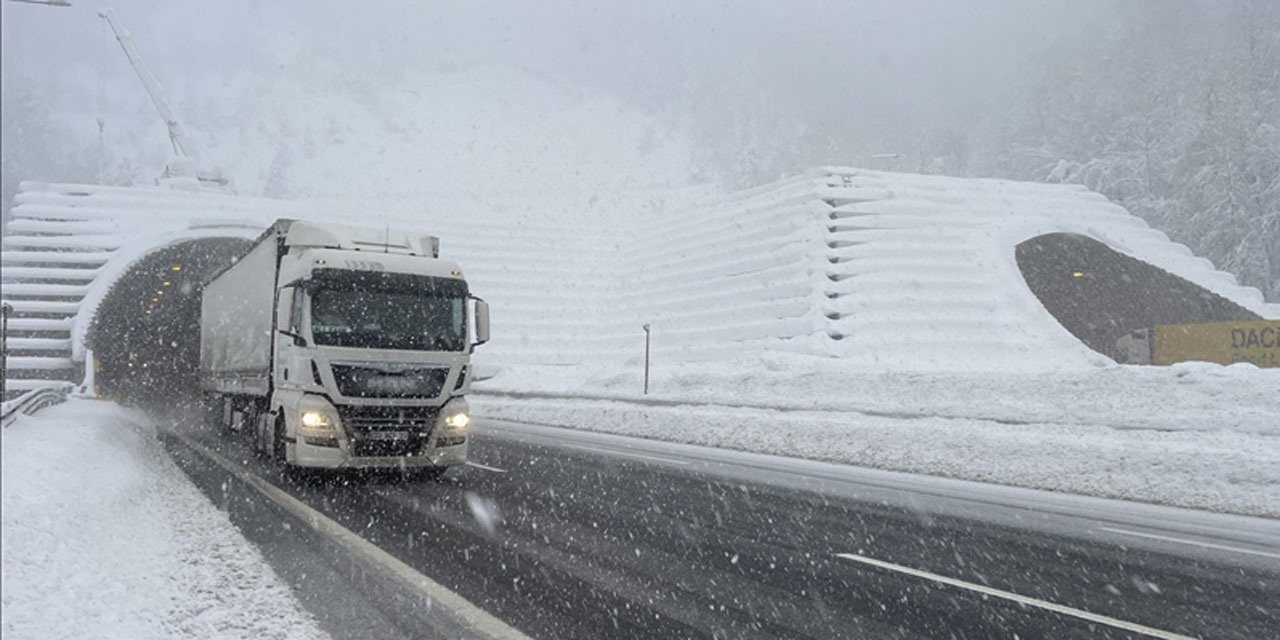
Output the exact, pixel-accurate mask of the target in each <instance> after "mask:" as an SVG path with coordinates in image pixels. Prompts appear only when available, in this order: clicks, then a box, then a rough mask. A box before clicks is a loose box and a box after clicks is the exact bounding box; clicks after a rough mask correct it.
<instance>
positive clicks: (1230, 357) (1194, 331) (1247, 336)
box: [1152, 320, 1280, 367]
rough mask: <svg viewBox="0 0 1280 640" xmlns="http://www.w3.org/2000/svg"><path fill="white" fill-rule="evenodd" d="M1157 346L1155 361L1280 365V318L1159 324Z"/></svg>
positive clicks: (1156, 336)
mask: <svg viewBox="0 0 1280 640" xmlns="http://www.w3.org/2000/svg"><path fill="white" fill-rule="evenodd" d="M1153 346H1154V353H1153V354H1152V356H1153V357H1152V363H1153V364H1173V363H1175V362H1186V361H1188V360H1199V361H1203V362H1217V363H1219V364H1234V363H1237V362H1249V363H1252V364H1254V365H1257V366H1259V367H1280V320H1255V321H1250V322H1214V323H1209V324H1166V325H1159V326H1157V327H1156V335H1155V340H1154V344H1153Z"/></svg>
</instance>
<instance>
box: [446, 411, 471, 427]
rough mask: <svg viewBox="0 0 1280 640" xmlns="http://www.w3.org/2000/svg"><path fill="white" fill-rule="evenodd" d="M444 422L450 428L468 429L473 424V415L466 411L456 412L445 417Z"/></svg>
mask: <svg viewBox="0 0 1280 640" xmlns="http://www.w3.org/2000/svg"><path fill="white" fill-rule="evenodd" d="M444 423H445V425H446V426H448V427H449V428H450V429H466V428H467V425H469V424H471V417H470V416H468V415H467V414H465V413H455V414H453V415H451V416H449V417H448V418H445V419H444Z"/></svg>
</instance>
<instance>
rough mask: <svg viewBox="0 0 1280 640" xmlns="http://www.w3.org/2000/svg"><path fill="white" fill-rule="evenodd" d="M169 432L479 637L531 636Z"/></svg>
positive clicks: (517, 639) (514, 638) (524, 638)
mask: <svg viewBox="0 0 1280 640" xmlns="http://www.w3.org/2000/svg"><path fill="white" fill-rule="evenodd" d="M169 433H170V434H171V435H173V436H174V437H176V438H178V439H180V440H182V441H183V442H184V443H186V445H187V446H188V447H190V448H191V450H192V451H195V452H196V453H199V454H200V455H203V456H204V457H206V458H208V459H209V460H211V461H213V462H214V463H215V464H217V465H218V466H220V467H222V468H223V469H226V470H227V472H228V473H230V474H231V475H233V476H235V477H236V478H238V479H240V481H242V482H244V483H245V484H247V485H249V486H251V487H253V488H254V489H257V490H258V492H259V493H261V494H262V495H263V496H265V497H266V498H267V499H269V500H271V501H272V502H275V503H276V504H278V505H280V507H282V508H283V509H284V510H286V511H288V512H289V513H291V514H293V515H294V516H295V517H297V518H298V519H299V520H301V521H302V522H305V523H307V524H308V525H310V527H311V528H312V529H314V530H315V531H316V532H317V533H319V534H321V535H324V536H327V537H328V538H329V539H330V540H332V541H334V542H336V543H337V544H338V545H340V546H342V547H344V548H346V549H347V551H349V552H351V553H352V555H355V556H357V557H360V558H361V559H363V560H364V561H365V562H366V563H368V564H369V565H370V566H372V567H374V568H376V569H382V570H383V571H385V572H386V573H387V574H389V575H391V576H393V577H395V578H397V579H399V580H400V582H401V584H402V585H403V586H404V587H406V588H408V589H410V590H411V591H414V592H417V594H418V595H419V596H421V597H423V598H424V599H426V601H427V602H429V603H431V602H434V603H436V604H439V605H440V606H442V607H443V608H445V609H448V610H449V611H450V613H452V614H453V615H454V616H455V617H456V618H457V620H459V621H460V622H462V623H463V625H465V626H466V627H469V628H470V629H471V630H473V631H475V632H476V636H477V637H483V638H494V639H510V640H529V637H528V636H526V635H524V634H523V633H520V632H519V631H517V630H516V629H515V628H513V627H511V626H510V625H508V624H507V623H505V622H503V621H502V620H499V619H498V618H496V617H494V616H493V614H491V613H489V612H488V611H485V610H484V609H481V608H480V607H477V606H476V605H474V604H472V603H471V602H470V601H468V600H467V599H465V598H463V597H462V596H460V595H458V594H456V593H454V592H453V591H450V590H449V589H447V588H445V587H444V586H443V585H441V584H440V583H438V582H436V581H434V580H432V579H431V578H428V577H426V576H424V575H422V574H421V573H418V571H417V570H416V569H414V568H413V567H410V566H409V565H407V564H405V563H403V562H401V561H400V560H398V559H396V558H395V556H392V555H391V554H389V553H387V552H386V551H383V550H382V549H381V548H380V547H378V546H377V545H375V544H373V543H371V542H369V541H368V540H365V539H364V538H362V537H360V536H359V535H357V534H356V533H355V532H353V531H351V530H350V529H348V528H346V527H344V526H342V525H340V524H338V523H337V522H335V521H333V520H331V519H330V518H329V517H328V516H326V515H324V514H323V513H320V512H319V511H316V510H315V509H312V508H311V507H309V506H307V505H306V504H305V503H303V502H302V501H301V500H298V499H297V498H295V497H293V496H291V495H289V494H288V493H285V492H284V491H283V490H281V489H280V488H279V487H277V486H275V485H273V484H271V483H270V482H267V481H266V480H264V479H262V478H261V477H259V476H256V475H254V474H253V473H251V472H250V471H249V470H248V469H245V468H244V467H241V466H240V465H238V464H236V463H234V462H232V461H230V460H228V459H227V458H225V457H223V456H222V454H219V453H218V452H216V451H213V450H212V449H209V448H208V447H205V446H204V445H202V444H200V443H198V442H196V441H194V440H192V439H191V438H188V437H187V436H185V435H183V434H181V433H177V432H172V431H171V432H169Z"/></svg>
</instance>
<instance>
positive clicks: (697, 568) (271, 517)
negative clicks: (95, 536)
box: [167, 420, 1280, 639]
mask: <svg viewBox="0 0 1280 640" xmlns="http://www.w3.org/2000/svg"><path fill="white" fill-rule="evenodd" d="M189 435H191V436H192V437H193V438H194V439H196V440H197V441H199V442H201V443H203V444H205V445H206V446H210V447H211V448H216V449H218V450H220V451H221V452H222V453H223V454H224V455H226V456H227V457H229V458H231V459H233V460H235V461H237V462H240V463H242V464H243V465H244V466H245V467H247V468H248V469H250V470H251V471H252V472H254V473H256V474H258V475H260V476H262V477H264V478H266V479H268V480H269V481H271V482H272V483H274V484H276V485H277V486H280V487H282V488H284V489H286V490H287V491H288V492H289V493H291V494H292V495H293V496H295V497H297V498H298V499H300V500H302V501H304V502H305V503H307V504H308V505H310V506H311V507H313V508H315V509H317V510H319V511H320V512H322V513H324V514H326V515H328V516H329V517H331V518H333V519H335V520H337V521H338V522H340V523H342V524H343V525H344V526H346V527H347V528H349V529H351V530H352V531H355V532H357V533H358V534H360V535H361V536H363V537H364V538H365V539H367V540H369V541H370V542H373V543H374V544H376V545H378V546H379V547H381V548H382V549H384V550H385V551H387V552H389V553H391V554H392V555H394V556H396V557H397V558H399V559H400V560H402V561H404V562H406V563H408V564H409V565H411V566H412V567H414V568H415V569H417V570H418V571H419V572H421V573H422V574H424V575H426V576H428V577H430V578H432V579H433V580H435V581H437V582H439V583H441V584H443V585H445V586H446V587H448V588H450V589H452V590H454V591H455V592H457V593H458V594H460V595H462V596H463V597H465V598H467V599H468V600H470V601H471V602H473V603H475V604H476V605H478V606H480V607H481V608H483V609H486V610H487V611H489V612H491V613H493V614H495V615H496V616H498V617H499V618H501V619H503V620H504V621H506V622H508V623H509V624H511V625H513V626H515V627H516V628H518V629H520V630H521V631H523V632H524V633H526V634H528V635H529V636H531V637H535V638H592V639H596V638H685V637H690V638H694V637H697V638H703V637H716V638H862V637H865V638H975V639H977V638H984V639H985V638H1014V637H1018V638H1130V637H1132V638H1142V637H1150V636H1149V635H1147V634H1145V633H1140V632H1135V631H1129V630H1125V629H1122V628H1118V627H1116V626H1113V625H1112V624H1110V623H1108V622H1098V621H1092V620H1085V619H1081V618H1080V617H1077V616H1076V615H1070V614H1066V613H1061V612H1055V611H1051V610H1047V609H1045V608H1043V607H1042V606H1039V605H1037V604H1027V603H1025V602H1024V603H1019V602H1014V601H1010V600H1008V599H1005V598H1004V597H1001V596H995V595H991V594H983V593H980V592H978V591H975V590H973V589H972V588H970V587H968V586H963V585H969V584H971V585H974V586H979V587H981V586H986V587H989V588H992V589H997V590H999V591H1000V592H1001V593H1004V592H1009V593H1013V594H1017V595H1019V596H1024V597H1026V598H1029V599H1034V601H1047V602H1051V603H1055V604H1058V605H1064V606H1067V607H1071V608H1074V609H1076V610H1080V611H1084V612H1089V613H1091V614H1096V615H1098V616H1104V617H1105V618H1106V619H1108V620H1115V621H1119V622H1127V623H1134V624H1137V625H1143V626H1145V627H1150V628H1152V629H1154V630H1158V631H1163V632H1167V633H1169V634H1170V635H1168V636H1166V637H1177V636H1178V635H1183V636H1189V637H1204V638H1268V637H1280V556H1278V555H1275V554H1274V553H1272V551H1275V552H1277V553H1280V540H1277V541H1275V542H1276V543H1277V544H1276V547H1274V548H1273V547H1270V546H1268V545H1267V544H1266V543H1264V544H1263V545H1262V546H1258V545H1254V546H1252V547H1249V548H1251V549H1253V550H1254V553H1251V554H1250V553H1244V554H1241V553H1232V552H1231V551H1230V549H1231V548H1234V547H1233V546H1232V545H1234V543H1231V544H1228V545H1223V546H1225V547H1227V548H1228V551H1226V552H1222V553H1208V554H1206V553H1182V552H1181V549H1182V548H1183V547H1180V546H1179V545H1164V546H1163V547H1162V546H1160V545H1156V546H1155V547H1152V546H1151V545H1142V544H1136V543H1137V542H1140V541H1141V539H1139V538H1134V539H1133V540H1134V542H1135V544H1129V543H1127V542H1126V540H1124V539H1120V540H1117V539H1115V538H1116V537H1115V536H1111V537H1107V536H1105V535H1104V536H1090V535H1086V534H1084V533H1082V532H1081V531H1074V530H1073V531H1066V532H1064V533H1062V534H1059V533H1056V532H1055V531H1053V530H1052V529H1053V528H1054V526H1056V525H1053V524H1052V522H1050V523H1049V525H1046V524H1045V522H1043V521H1041V520H1038V519H1037V516H1036V514H1035V513H1033V512H1028V513H1027V514H1025V516H1024V515H1023V514H1020V513H1017V512H1016V510H1014V512H1012V514H1011V515H1010V514H1009V513H1005V514H1004V515H1003V516H1002V517H1000V518H991V517H968V515H967V512H968V511H970V510H974V513H975V514H976V513H977V511H982V510H984V509H983V508H982V507H981V505H980V504H978V503H975V505H966V504H959V505H957V504H953V502H954V501H952V502H948V499H947V498H937V497H936V496H935V497H928V496H926V497H925V498H923V499H920V500H915V499H910V500H906V501H905V506H904V504H903V503H904V501H902V500H892V499H885V498H884V496H885V495H887V494H885V493H884V492H883V491H882V490H877V489H875V488H857V487H854V488H849V487H843V488H842V487H841V486H840V485H839V483H837V484H835V485H833V483H832V482H828V481H822V480H821V479H819V478H817V477H815V478H813V479H809V478H806V477H805V476H804V473H799V474H790V475H787V476H786V478H785V481H783V480H782V479H781V478H782V475H783V474H779V473H778V472H777V471H776V470H770V469H767V468H761V467H758V466H753V465H754V464H757V463H756V462H754V461H751V460H746V461H743V462H742V463H741V464H738V463H736V462H733V461H730V462H729V463H717V464H715V465H705V464H700V463H699V461H698V460H697V459H696V449H692V448H687V449H686V450H681V451H680V452H674V453H670V454H668V453H664V452H663V450H662V449H661V448H658V449H656V450H654V449H652V448H643V447H641V448H629V447H628V445H627V441H626V440H625V439H615V440H611V441H608V442H606V443H605V444H603V445H602V444H601V441H599V440H593V439H590V438H588V439H579V436H578V435H577V434H575V433H574V432H567V431H558V430H551V429H542V428H533V427H530V428H528V429H525V428H522V427H521V426H520V425H516V424H514V423H498V422H486V421H484V420H480V421H479V424H478V425H477V427H476V433H475V436H474V440H473V443H472V450H471V451H472V460H473V462H474V463H476V464H477V465H479V466H468V467H464V468H455V469H453V470H451V471H450V473H449V474H448V475H447V476H446V477H445V478H444V479H442V480H438V481H429V480H414V479H408V480H405V479H403V478H400V477H399V476H397V475H395V474H391V475H386V476H376V477H365V476H351V475H344V476H337V477H333V476H323V477H312V476H304V477H301V478H298V477H294V476H291V475H286V474H283V473H282V472H281V471H280V470H279V469H276V468H274V467H273V466H272V465H271V464H269V463H267V462H265V461H263V460H260V459H258V458H256V457H254V456H253V455H252V454H251V453H250V452H249V449H248V447H247V444H245V443H242V442H236V441H232V442H227V441H224V440H220V439H219V438H218V437H216V436H215V435H214V434H211V433H206V432H203V431H200V430H192V431H190V432H189ZM167 445H168V447H169V449H170V450H171V451H172V452H173V453H174V456H175V459H176V460H177V461H178V462H179V464H180V466H182V467H183V468H184V469H185V470H186V471H187V472H188V474H189V475H190V476H191V477H192V478H193V480H195V481H196V483H197V485H198V486H200V487H201V488H202V489H203V490H204V491H205V492H206V493H208V494H209V495H210V497H211V498H212V499H213V500H214V502H215V504H219V505H220V506H222V507H223V508H225V509H228V510H229V512H230V513H231V514H232V519H233V521H235V522H236V523H237V524H238V525H239V526H240V527H241V529H242V530H244V531H245V532H246V534H247V535H248V537H249V538H250V539H251V540H253V541H254V542H255V543H256V544H258V545H259V546H260V547H261V548H262V549H263V551H264V553H265V555H266V556H267V557H268V558H269V559H270V560H271V562H272V564H273V565H274V566H275V567H276V569H277V571H278V572H279V573H281V575H282V577H284V578H285V579H286V581H288V582H289V583H290V584H291V585H292V586H293V587H294V589H295V592H296V593H298V595H299V597H300V599H301V600H302V601H303V602H304V604H306V606H307V607H308V608H309V609H311V610H312V611H313V613H316V614H317V617H318V618H319V619H320V621H321V623H322V624H323V625H324V626H326V628H328V629H329V630H330V632H331V633H333V634H334V636H335V637H353V638H354V637H369V638H389V637H413V636H424V637H428V636H429V635H430V634H429V632H427V631H425V630H424V629H423V628H422V627H421V626H420V625H416V624H415V623H414V622H413V620H412V619H410V618H407V617H406V616H405V615H403V611H400V610H397V607H396V606H391V605H389V604H388V603H389V602H390V600H389V599H388V598H387V597H386V596H385V595H384V594H381V593H379V592H378V591H377V590H376V589H370V588H369V587H368V584H367V583H368V581H367V580H365V579H362V575H363V574H362V573H360V572H354V573H353V572H352V571H351V570H350V568H349V567H344V566H343V562H342V560H341V559H340V557H335V556H333V555H330V556H328V557H323V556H321V555H317V554H315V553H313V552H312V550H313V549H314V548H315V547H316V546H317V545H318V543H317V542H316V541H314V540H309V539H308V537H307V534H306V533H305V532H302V531H300V529H301V528H300V527H297V526H290V525H289V524H288V523H287V522H285V521H284V520H283V519H282V516H281V514H279V513H277V512H276V511H274V510H273V509H271V508H269V507H268V506H265V505H263V504H261V503H263V502H265V500H264V499H262V498H261V496H258V495H255V494H253V493H252V492H250V491H246V490H242V489H237V488H236V487H235V486H234V485H235V483H234V482H233V481H232V480H230V478H229V476H227V474H225V472H223V471H222V470H221V469H219V468H217V467H216V466H215V465H213V464H211V463H209V462H208V461H207V460H203V459H202V458H201V457H200V456H199V455H197V454H195V453H194V452H192V451H191V450H189V449H186V448H185V447H184V446H183V445H182V444H181V443H180V442H178V441H176V440H172V439H168V440H167ZM690 452H692V453H690ZM939 505H941V506H939ZM988 515H989V514H988ZM1037 523H1039V524H1038V525H1037ZM1264 524H1265V523H1264ZM1033 525H1035V526H1033ZM1187 550H1188V551H1189V552H1190V551H1203V549H1198V548H1196V547H1188V548H1187ZM860 559H869V560H870V562H867V561H864V560H860ZM901 568H910V569H915V570H920V571H926V572H929V574H936V575H938V576H945V577H947V578H951V579H954V580H958V581H962V586H956V585H953V584H942V583H940V582H939V581H937V580H935V579H933V578H931V577H928V576H921V575H916V574H911V573H908V572H904V571H902V570H901ZM401 606H402V605H401Z"/></svg>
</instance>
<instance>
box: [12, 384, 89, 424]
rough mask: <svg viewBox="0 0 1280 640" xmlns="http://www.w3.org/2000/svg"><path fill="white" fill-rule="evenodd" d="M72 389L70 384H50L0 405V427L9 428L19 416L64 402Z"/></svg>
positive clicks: (73, 386) (72, 386) (73, 387)
mask: <svg viewBox="0 0 1280 640" xmlns="http://www.w3.org/2000/svg"><path fill="white" fill-rule="evenodd" d="M73 389H75V385H74V384H71V383H70V382H64V383H61V384H50V385H49V386H47V387H41V388H39V389H32V390H30V391H28V392H26V393H24V394H22V395H20V396H18V397H17V398H14V399H13V400H9V401H7V402H3V403H0V426H4V427H7V426H9V423H11V422H13V421H14V420H17V419H18V415H19V414H26V415H31V414H33V413H35V412H37V411H39V410H41V409H43V408H45V407H50V406H53V405H55V404H61V403H63V402H66V400H67V394H69V393H71V391H72V390H73Z"/></svg>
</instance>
